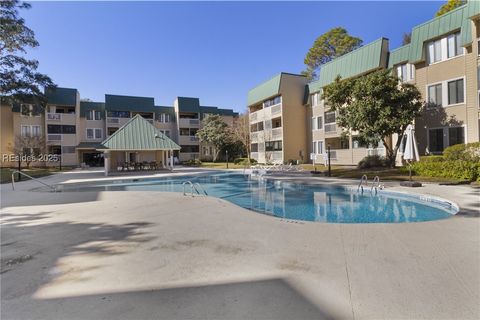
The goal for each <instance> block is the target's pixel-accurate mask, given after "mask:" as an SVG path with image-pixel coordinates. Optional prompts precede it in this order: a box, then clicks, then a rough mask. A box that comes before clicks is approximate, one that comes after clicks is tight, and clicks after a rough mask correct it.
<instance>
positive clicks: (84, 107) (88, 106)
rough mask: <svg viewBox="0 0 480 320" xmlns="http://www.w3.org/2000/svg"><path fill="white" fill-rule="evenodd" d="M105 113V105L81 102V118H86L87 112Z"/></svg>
mask: <svg viewBox="0 0 480 320" xmlns="http://www.w3.org/2000/svg"><path fill="white" fill-rule="evenodd" d="M90 110H95V111H105V103H103V102H93V101H80V117H81V118H85V117H86V114H87V111H90Z"/></svg>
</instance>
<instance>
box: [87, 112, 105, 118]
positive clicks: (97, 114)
mask: <svg viewBox="0 0 480 320" xmlns="http://www.w3.org/2000/svg"><path fill="white" fill-rule="evenodd" d="M87 120H102V112H101V111H96V110H88V111H87Z"/></svg>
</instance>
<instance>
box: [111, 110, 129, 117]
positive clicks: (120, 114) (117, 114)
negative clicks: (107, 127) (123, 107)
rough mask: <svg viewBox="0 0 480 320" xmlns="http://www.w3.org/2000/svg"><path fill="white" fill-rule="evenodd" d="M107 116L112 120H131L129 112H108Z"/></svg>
mask: <svg viewBox="0 0 480 320" xmlns="http://www.w3.org/2000/svg"><path fill="white" fill-rule="evenodd" d="M107 115H108V116H109V117H110V118H130V112H129V111H108V113H107Z"/></svg>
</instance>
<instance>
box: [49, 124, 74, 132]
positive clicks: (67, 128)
mask: <svg viewBox="0 0 480 320" xmlns="http://www.w3.org/2000/svg"><path fill="white" fill-rule="evenodd" d="M75 132H76V127H75V126H71V125H59V124H49V125H48V126H47V133H53V134H60V133H63V134H74V133H75Z"/></svg>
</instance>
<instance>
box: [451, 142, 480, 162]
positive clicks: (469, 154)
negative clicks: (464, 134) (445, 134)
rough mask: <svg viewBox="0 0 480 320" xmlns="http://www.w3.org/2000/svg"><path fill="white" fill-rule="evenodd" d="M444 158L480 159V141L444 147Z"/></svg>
mask: <svg viewBox="0 0 480 320" xmlns="http://www.w3.org/2000/svg"><path fill="white" fill-rule="evenodd" d="M443 156H444V157H445V159H446V160H465V161H480V142H473V143H467V144H456V145H453V146H450V147H447V148H445V150H444V151H443Z"/></svg>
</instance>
